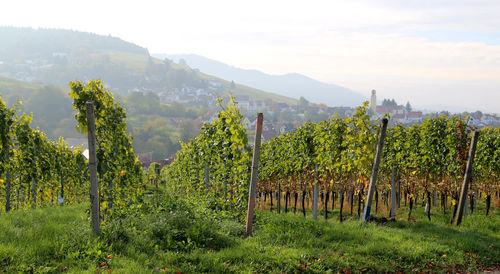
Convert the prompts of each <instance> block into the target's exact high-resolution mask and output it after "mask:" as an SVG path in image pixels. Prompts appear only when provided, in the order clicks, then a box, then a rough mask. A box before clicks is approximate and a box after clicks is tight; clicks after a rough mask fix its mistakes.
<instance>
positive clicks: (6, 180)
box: [5, 146, 10, 212]
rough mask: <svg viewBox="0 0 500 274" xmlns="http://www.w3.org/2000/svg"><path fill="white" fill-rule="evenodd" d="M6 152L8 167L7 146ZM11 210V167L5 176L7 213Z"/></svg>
mask: <svg viewBox="0 0 500 274" xmlns="http://www.w3.org/2000/svg"><path fill="white" fill-rule="evenodd" d="M6 150H7V155H6V156H5V160H6V163H7V165H9V164H10V159H9V157H10V156H9V153H10V151H9V146H7V148H6ZM9 166H10V165H9ZM9 210H10V167H7V172H6V174H5V212H9Z"/></svg>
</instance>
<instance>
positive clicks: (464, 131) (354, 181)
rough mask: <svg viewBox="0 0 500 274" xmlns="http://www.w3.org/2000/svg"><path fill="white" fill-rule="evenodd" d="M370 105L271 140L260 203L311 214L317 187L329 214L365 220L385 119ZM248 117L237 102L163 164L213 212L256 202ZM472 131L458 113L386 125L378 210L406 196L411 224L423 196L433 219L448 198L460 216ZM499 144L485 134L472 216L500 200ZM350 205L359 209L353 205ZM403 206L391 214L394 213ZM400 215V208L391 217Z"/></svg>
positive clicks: (498, 133) (239, 210)
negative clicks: (480, 204) (251, 192)
mask: <svg viewBox="0 0 500 274" xmlns="http://www.w3.org/2000/svg"><path fill="white" fill-rule="evenodd" d="M367 111H368V104H367V103H365V104H364V105H363V106H361V107H358V109H357V112H356V113H355V114H354V115H353V117H350V118H346V119H342V118H337V117H332V118H330V119H328V120H325V121H322V122H320V123H306V124H304V125H303V126H301V127H299V128H298V129H296V130H294V131H292V132H289V133H286V134H282V135H280V136H278V137H275V138H273V139H271V140H270V141H268V142H266V143H264V144H263V145H262V148H261V159H260V162H259V172H258V190H257V193H258V194H257V196H258V199H259V202H258V203H259V206H260V207H261V208H268V209H270V210H272V209H273V208H275V209H277V211H278V213H279V212H280V211H281V208H282V206H283V204H284V211H285V212H288V211H289V209H291V208H292V204H293V209H294V211H296V210H297V208H299V209H301V210H302V214H303V215H304V216H306V202H307V204H312V202H313V201H314V197H313V196H314V194H313V193H314V188H315V186H316V187H317V189H318V195H319V197H320V199H321V201H322V204H323V209H324V210H323V213H324V214H325V219H326V218H328V212H329V211H328V208H330V207H331V208H332V210H333V209H334V208H335V202H336V201H337V203H338V204H337V206H338V207H339V210H340V215H339V220H340V221H342V220H343V219H344V217H343V214H344V212H345V211H348V212H349V215H354V212H353V210H354V207H355V205H356V204H357V215H358V218H359V217H361V212H362V204H363V202H364V201H365V199H366V194H367V189H368V183H369V179H370V173H371V171H372V165H373V161H374V155H375V147H376V142H377V140H378V137H377V132H378V131H379V129H380V122H379V121H372V120H371V119H370V116H369V115H368V114H367ZM241 119H242V117H241V114H239V111H238V110H237V109H236V108H235V106H234V102H233V101H230V102H229V104H228V106H227V107H226V109H225V110H224V111H222V112H221V113H220V114H219V120H217V121H216V122H214V123H213V124H211V125H207V124H206V125H205V126H204V127H203V128H202V130H201V133H200V135H199V136H198V137H196V138H194V139H193V140H191V142H189V143H188V144H183V150H182V151H181V152H179V153H178V154H177V159H176V160H175V161H174V163H173V164H172V165H170V166H168V167H165V168H164V169H163V170H162V176H163V179H162V180H163V181H165V182H166V184H167V185H173V186H175V187H176V188H177V190H179V189H182V190H183V191H185V192H186V193H187V194H188V195H190V196H193V197H198V198H203V200H205V201H208V203H209V206H210V207H211V208H214V209H219V210H221V209H228V208H231V210H233V212H232V213H233V214H235V215H236V216H240V215H241V214H243V211H244V209H245V207H246V201H247V199H248V197H245V195H248V194H247V193H248V192H247V189H248V187H249V185H248V182H249V178H250V171H251V160H250V158H251V149H250V148H249V146H248V141H247V137H246V136H247V135H246V132H245V129H244V127H243V125H242V124H241ZM473 130H474V129H473V128H471V127H470V126H468V123H467V120H465V119H460V118H458V117H457V116H451V117H448V116H441V117H438V118H433V119H428V120H426V121H424V122H423V123H422V124H421V125H413V126H410V127H405V126H403V125H396V126H393V127H390V128H389V129H387V132H386V137H385V144H384V146H383V151H382V160H381V164H380V171H379V174H378V180H377V184H376V190H375V203H376V205H375V211H376V212H377V211H378V209H379V207H381V206H379V200H382V201H383V203H384V204H385V205H389V204H391V203H392V204H394V207H396V205H397V208H400V206H401V203H403V202H404V204H405V206H407V205H408V206H409V212H408V216H407V219H408V220H411V218H412V217H411V214H412V209H413V208H414V207H415V206H416V204H417V202H418V201H419V199H420V201H423V202H424V204H425V206H426V212H427V217H428V219H429V220H430V219H431V212H433V211H432V207H436V205H437V203H438V200H439V203H440V207H441V209H442V211H443V213H446V210H447V209H448V210H450V211H451V212H452V213H453V217H452V219H453V218H454V216H455V214H456V213H457V207H458V201H459V191H460V187H461V185H462V182H463V180H464V175H465V169H466V164H467V160H468V151H469V148H470V142H471V136H472V131H473ZM499 148H500V130H499V129H498V128H488V129H483V130H481V131H480V134H479V140H478V144H477V152H476V154H475V161H474V172H473V176H472V178H473V179H472V181H471V183H470V184H469V187H470V191H469V193H468V196H469V197H468V201H469V202H470V211H471V212H473V210H474V207H475V206H476V203H477V200H478V197H479V196H484V197H485V202H486V215H488V213H489V211H490V208H491V201H492V195H494V196H495V198H498V193H499V190H500V149H499ZM392 192H394V195H395V196H394V197H395V199H394V201H392V200H391V197H392V194H393V193H392ZM273 199H274V200H273ZM281 201H284V203H282V202H281ZM346 202H348V204H349V206H350V209H347V210H346V209H345V208H344V206H345V203H346ZM298 203H299V204H298ZM329 203H331V205H330V204H329ZM311 207H313V206H310V207H309V208H311ZM394 207H393V208H392V209H389V211H391V210H392V211H394ZM434 212H435V213H437V210H435V211H434ZM394 215H395V212H394V213H393V214H391V216H393V217H394Z"/></svg>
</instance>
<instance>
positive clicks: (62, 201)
mask: <svg viewBox="0 0 500 274" xmlns="http://www.w3.org/2000/svg"><path fill="white" fill-rule="evenodd" d="M59 163H60V166H61V173H60V177H61V178H60V179H61V200H59V201H58V202H59V204H61V205H63V203H64V173H63V172H62V163H61V161H59Z"/></svg>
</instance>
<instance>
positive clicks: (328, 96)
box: [152, 54, 367, 106]
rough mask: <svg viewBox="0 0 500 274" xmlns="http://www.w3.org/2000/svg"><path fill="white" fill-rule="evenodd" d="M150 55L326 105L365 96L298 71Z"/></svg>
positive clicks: (356, 102)
mask: <svg viewBox="0 0 500 274" xmlns="http://www.w3.org/2000/svg"><path fill="white" fill-rule="evenodd" d="M152 55H153V56H155V57H157V58H160V59H164V58H168V59H171V60H173V61H175V62H178V61H179V60H180V59H184V60H185V61H186V63H187V65H188V66H190V67H191V68H197V69H199V70H200V71H203V72H205V73H207V74H211V75H214V76H216V77H220V78H223V79H226V80H229V81H231V80H233V81H235V82H236V83H240V84H243V85H247V86H251V87H254V88H257V89H261V90H266V91H269V92H273V93H276V94H279V95H283V96H288V97H291V98H296V99H298V98H299V97H301V96H303V97H304V98H306V99H307V100H309V101H311V102H314V103H324V104H327V105H329V106H358V105H360V104H361V103H362V102H363V101H364V100H367V98H366V97H365V96H363V95H362V94H360V93H358V92H356V91H353V90H350V89H348V88H345V87H341V86H338V85H333V84H327V83H323V82H320V81H317V80H314V79H312V78H310V77H307V76H305V75H302V74H299V73H289V74H284V75H270V74H266V73H263V72H260V71H257V70H248V69H241V68H236V67H232V66H230V65H227V64H224V63H221V62H219V61H215V60H212V59H209V58H206V57H203V56H200V55H195V54H176V55H169V54H152Z"/></svg>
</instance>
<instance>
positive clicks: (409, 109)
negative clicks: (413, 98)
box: [405, 101, 412, 112]
mask: <svg viewBox="0 0 500 274" xmlns="http://www.w3.org/2000/svg"><path fill="white" fill-rule="evenodd" d="M405 108H406V112H410V111H411V109H412V108H411V105H410V102H409V101H408V102H406V107H405Z"/></svg>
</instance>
